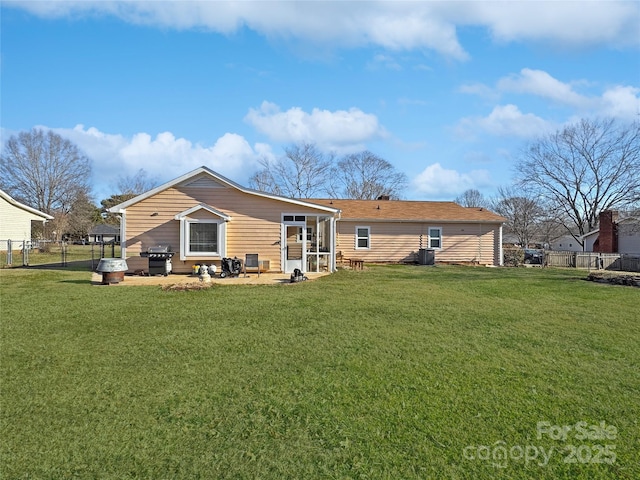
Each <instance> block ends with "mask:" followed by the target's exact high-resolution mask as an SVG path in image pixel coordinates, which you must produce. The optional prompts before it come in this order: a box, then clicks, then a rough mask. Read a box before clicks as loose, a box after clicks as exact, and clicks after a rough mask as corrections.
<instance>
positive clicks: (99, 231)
mask: <svg viewBox="0 0 640 480" xmlns="http://www.w3.org/2000/svg"><path fill="white" fill-rule="evenodd" d="M119 234H120V229H119V228H118V227H114V226H113V225H107V224H106V223H100V224H98V225H95V226H94V227H93V228H92V229H91V230H89V235H119Z"/></svg>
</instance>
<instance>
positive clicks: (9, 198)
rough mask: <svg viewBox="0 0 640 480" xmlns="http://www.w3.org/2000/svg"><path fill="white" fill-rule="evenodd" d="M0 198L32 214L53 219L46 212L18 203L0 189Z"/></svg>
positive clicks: (45, 218)
mask: <svg viewBox="0 0 640 480" xmlns="http://www.w3.org/2000/svg"><path fill="white" fill-rule="evenodd" d="M0 198H3V199H4V200H6V201H7V203H9V204H10V205H13V206H14V207H16V208H19V209H20V210H24V211H26V212H29V213H31V214H33V215H36V216H38V217H41V218H42V219H44V220H53V217H52V216H51V215H48V214H46V213H44V212H41V211H40V210H36V209H35V208H33V207H29V206H28V205H25V204H24V203H20V202H19V201H17V200H16V199H14V198H13V197H12V196H11V195H9V194H8V193H7V192H5V191H4V190H0Z"/></svg>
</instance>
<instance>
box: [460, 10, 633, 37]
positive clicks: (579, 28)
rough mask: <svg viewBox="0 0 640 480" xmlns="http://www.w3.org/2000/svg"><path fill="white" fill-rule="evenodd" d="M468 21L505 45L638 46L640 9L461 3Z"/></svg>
mask: <svg viewBox="0 0 640 480" xmlns="http://www.w3.org/2000/svg"><path fill="white" fill-rule="evenodd" d="M460 3H461V4H462V5H464V8H466V9H467V13H466V17H467V18H466V21H467V22H468V23H470V24H473V25H485V26H487V27H488V28H489V29H490V30H491V32H492V34H493V36H494V38H495V39H496V40H498V41H502V42H511V41H522V40H529V41H543V42H548V43H551V44H553V45H554V46H556V47H558V48H562V47H574V48H585V47H588V46H594V45H615V46H628V45H633V46H638V45H639V44H640V36H639V35H638V25H639V24H640V8H639V6H638V3H637V2H627V1H624V0H623V1H604V2H603V1H600V2H598V1H586V2H585V1H571V2H569V1H564V2H544V3H540V2H532V1H530V2H491V1H489V2H460Z"/></svg>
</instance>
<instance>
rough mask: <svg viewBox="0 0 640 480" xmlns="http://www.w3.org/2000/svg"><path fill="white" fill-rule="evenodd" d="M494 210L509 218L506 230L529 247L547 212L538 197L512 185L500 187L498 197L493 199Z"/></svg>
mask: <svg viewBox="0 0 640 480" xmlns="http://www.w3.org/2000/svg"><path fill="white" fill-rule="evenodd" d="M492 210H494V211H495V212H496V213H497V214H499V215H502V216H503V217H505V218H506V219H507V221H506V222H505V225H504V226H505V232H506V233H511V234H513V235H515V236H516V238H517V239H518V243H519V244H520V245H522V246H523V247H528V246H529V244H530V243H532V242H533V240H534V237H535V236H536V234H537V233H538V229H539V225H540V222H541V221H542V220H543V219H544V214H545V212H544V209H543V207H542V205H541V204H540V201H539V200H538V199H537V198H536V197H532V196H527V194H526V193H524V194H523V192H522V191H519V190H518V191H516V190H515V189H514V188H510V187H501V188H499V189H498V197H497V198H496V199H495V200H494V201H493V205H492Z"/></svg>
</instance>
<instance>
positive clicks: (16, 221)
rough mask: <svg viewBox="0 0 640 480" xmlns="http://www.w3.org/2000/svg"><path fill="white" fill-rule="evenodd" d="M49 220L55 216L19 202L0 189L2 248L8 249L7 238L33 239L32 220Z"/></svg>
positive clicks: (14, 239) (3, 249)
mask: <svg viewBox="0 0 640 480" xmlns="http://www.w3.org/2000/svg"><path fill="white" fill-rule="evenodd" d="M47 220H53V217H52V216H51V215H47V214H46V213H43V212H41V211H39V210H36V209H35V208H31V207H29V206H27V205H24V204H22V203H20V202H18V201H17V200H15V199H13V198H12V197H11V196H10V195H9V194H8V193H6V192H4V191H2V190H0V250H2V251H6V250H7V240H13V241H19V242H22V241H25V240H31V222H34V221H35V222H42V223H44V222H46V221H47Z"/></svg>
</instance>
